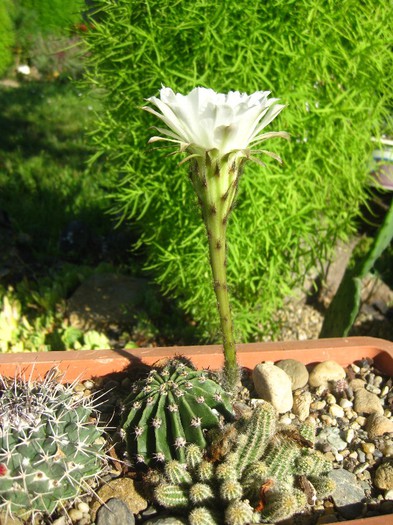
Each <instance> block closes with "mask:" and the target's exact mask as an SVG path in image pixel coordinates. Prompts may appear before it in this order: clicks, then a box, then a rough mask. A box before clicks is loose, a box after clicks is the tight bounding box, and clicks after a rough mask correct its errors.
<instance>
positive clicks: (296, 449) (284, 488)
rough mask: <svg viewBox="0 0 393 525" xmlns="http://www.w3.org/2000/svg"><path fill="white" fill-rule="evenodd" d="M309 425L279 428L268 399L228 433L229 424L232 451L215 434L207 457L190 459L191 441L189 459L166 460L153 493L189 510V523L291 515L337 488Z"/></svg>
mask: <svg viewBox="0 0 393 525" xmlns="http://www.w3.org/2000/svg"><path fill="white" fill-rule="evenodd" d="M305 425H306V426H305V428H303V426H302V427H300V428H299V429H296V428H293V429H292V428H291V429H288V428H286V429H282V430H277V415H276V413H275V410H274V408H273V407H272V406H271V405H270V404H269V403H264V404H262V405H259V406H257V407H256V408H255V409H254V410H253V412H252V415H251V417H249V418H248V419H244V420H240V421H238V422H236V423H233V424H232V425H227V426H226V427H225V432H227V433H228V432H229V431H230V430H231V429H230V428H228V427H232V430H233V429H235V431H236V432H238V439H235V440H233V439H232V440H231V441H230V442H231V446H230V447H229V449H227V447H226V445H225V453H224V454H223V455H222V456H221V457H220V455H219V454H218V453H217V450H216V449H215V447H217V446H218V445H217V443H219V442H220V441H219V440H218V439H217V436H214V439H215V441H214V443H213V445H212V446H211V447H210V448H208V449H207V450H206V451H205V455H206V457H207V459H202V460H201V461H198V462H192V461H191V460H190V459H191V458H194V457H195V450H193V447H195V445H190V446H189V447H190V448H189V447H186V450H185V457H186V462H185V463H181V462H177V461H171V462H169V463H167V464H166V466H165V474H164V478H163V479H161V482H160V483H157V485H156V488H155V491H154V495H155V499H156V501H157V502H158V503H160V504H161V505H163V506H164V507H167V508H171V509H176V508H178V509H180V508H182V509H183V511H182V512H184V510H185V509H188V511H189V514H188V520H189V522H190V524H191V525H204V524H205V523H210V524H211V525H215V524H217V525H222V524H225V525H246V524H248V523H272V522H274V523H275V522H277V521H281V520H283V519H286V518H288V517H290V516H291V515H293V514H295V513H296V512H299V511H301V510H302V509H304V508H305V507H306V506H307V504H313V502H314V501H315V498H317V497H320V498H322V497H327V496H328V495H329V494H331V493H332V491H333V490H334V483H333V482H332V481H331V480H330V478H329V477H328V476H327V473H328V472H329V471H330V470H331V468H332V465H331V463H330V462H329V461H327V460H326V459H325V457H324V455H323V454H322V453H320V452H318V451H316V450H314V449H313V448H312V441H313V436H312V435H311V431H310V429H311V428H314V427H310V425H307V424H305ZM191 452H192V453H191ZM209 455H210V460H209V459H208V458H209ZM217 457H220V459H219V460H217V459H216V458H217ZM207 465H209V468H208V467H207ZM169 466H170V468H168V467H169ZM185 469H186V470H185ZM172 472H176V473H177V474H176V478H177V479H178V480H179V482H178V483H175V482H174V476H173V474H172ZM184 472H186V473H187V474H186V475H185V474H184ZM201 472H203V473H204V475H201ZM311 496H312V497H311ZM313 498H314V499H313ZM209 520H210V521H209Z"/></svg>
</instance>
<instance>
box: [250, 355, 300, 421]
mask: <svg viewBox="0 0 393 525" xmlns="http://www.w3.org/2000/svg"><path fill="white" fill-rule="evenodd" d="M252 378H253V381H254V388H255V390H256V392H257V394H258V396H259V397H260V398H262V399H264V400H265V401H269V403H271V404H272V405H273V406H274V408H275V409H276V410H277V412H278V413H279V414H284V413H285V412H288V411H289V410H291V408H292V405H293V397H292V383H291V379H290V377H289V376H288V375H287V374H286V373H285V372H284V370H281V368H278V366H275V365H274V364H273V363H261V364H259V365H257V366H256V367H255V368H254V370H253V373H252Z"/></svg>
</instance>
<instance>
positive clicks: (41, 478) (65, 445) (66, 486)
mask: <svg viewBox="0 0 393 525" xmlns="http://www.w3.org/2000/svg"><path fill="white" fill-rule="evenodd" d="M94 408H95V404H94V401H92V399H91V398H87V397H83V396H82V397H80V396H77V395H76V392H75V391H74V385H73V384H71V385H69V386H64V385H62V384H60V383H58V382H57V381H55V380H54V379H53V378H52V377H51V374H49V375H48V376H47V377H46V378H45V380H43V381H32V380H30V379H24V378H21V377H16V378H13V379H7V378H5V377H0V511H1V512H4V513H5V515H6V516H16V517H20V518H25V519H27V518H31V519H32V520H33V519H34V517H35V516H37V515H38V516H39V515H51V514H53V513H54V512H55V510H57V509H60V508H63V507H64V506H65V505H66V504H67V502H68V501H71V502H72V501H73V500H74V499H75V498H76V497H77V496H80V495H82V494H84V493H88V492H91V487H90V481H91V480H94V479H98V478H99V477H100V475H101V474H102V473H103V471H104V470H105V465H106V461H105V452H104V443H105V441H104V439H103V431H104V429H103V428H102V427H100V426H99V425H98V424H97V421H95V420H93V418H92V416H93V411H94Z"/></svg>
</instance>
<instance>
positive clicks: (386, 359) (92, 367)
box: [0, 337, 393, 525]
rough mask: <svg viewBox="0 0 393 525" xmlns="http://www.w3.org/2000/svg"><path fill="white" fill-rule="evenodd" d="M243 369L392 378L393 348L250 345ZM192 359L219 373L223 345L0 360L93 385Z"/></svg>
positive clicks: (382, 520) (366, 340)
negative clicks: (368, 369)
mask: <svg viewBox="0 0 393 525" xmlns="http://www.w3.org/2000/svg"><path fill="white" fill-rule="evenodd" d="M237 348H238V361H239V363H240V365H241V366H243V367H246V368H253V367H254V366H255V365H256V364H258V363H260V362H261V361H279V360H281V359H297V360H299V361H301V362H302V363H305V364H312V363H318V362H321V361H326V360H334V361H336V362H338V363H339V364H341V365H342V366H347V365H349V364H351V363H353V362H354V361H357V360H359V359H362V358H367V357H369V358H372V359H373V360H374V363H375V365H376V367H377V368H378V369H380V370H381V372H384V373H386V374H388V375H392V376H393V342H390V341H385V340H383V339H376V338H372V337H349V338H337V339H321V340H315V341H314V340H312V341H296V342H283V343H249V344H239V345H238V347H237ZM179 354H181V355H184V356H187V357H189V358H190V359H191V360H192V361H193V363H194V364H195V366H197V367H198V368H207V367H208V368H212V369H214V368H219V367H221V366H222V364H223V355H222V350H221V346H220V345H208V346H188V347H182V346H176V347H166V348H158V347H157V348H137V349H132V350H121V351H113V350H85V351H83V350H82V351H69V352H38V353H21V354H4V355H0V374H2V375H5V376H13V375H14V374H16V373H23V374H25V375H26V376H29V375H31V376H32V377H42V376H43V375H44V374H45V373H46V372H47V371H48V370H49V369H50V368H52V367H53V366H57V367H58V368H59V370H61V371H62V372H65V379H66V380H67V381H72V380H74V379H81V380H85V379H89V378H92V377H99V376H103V375H106V374H109V373H113V372H121V371H123V370H124V369H125V368H126V367H128V366H130V364H138V363H144V364H147V365H151V364H153V363H155V362H156V361H158V360H160V359H162V358H164V357H170V356H174V355H179ZM347 523H350V524H351V525H393V515H385V516H375V517H369V518H363V519H355V520H351V521H348V522H347Z"/></svg>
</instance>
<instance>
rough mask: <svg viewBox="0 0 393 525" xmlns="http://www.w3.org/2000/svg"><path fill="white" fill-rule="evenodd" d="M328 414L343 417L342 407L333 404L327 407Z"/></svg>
mask: <svg viewBox="0 0 393 525" xmlns="http://www.w3.org/2000/svg"><path fill="white" fill-rule="evenodd" d="M329 414H330V415H331V416H333V417H344V409H343V408H341V407H340V406H339V405H336V404H333V405H330V407H329Z"/></svg>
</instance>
